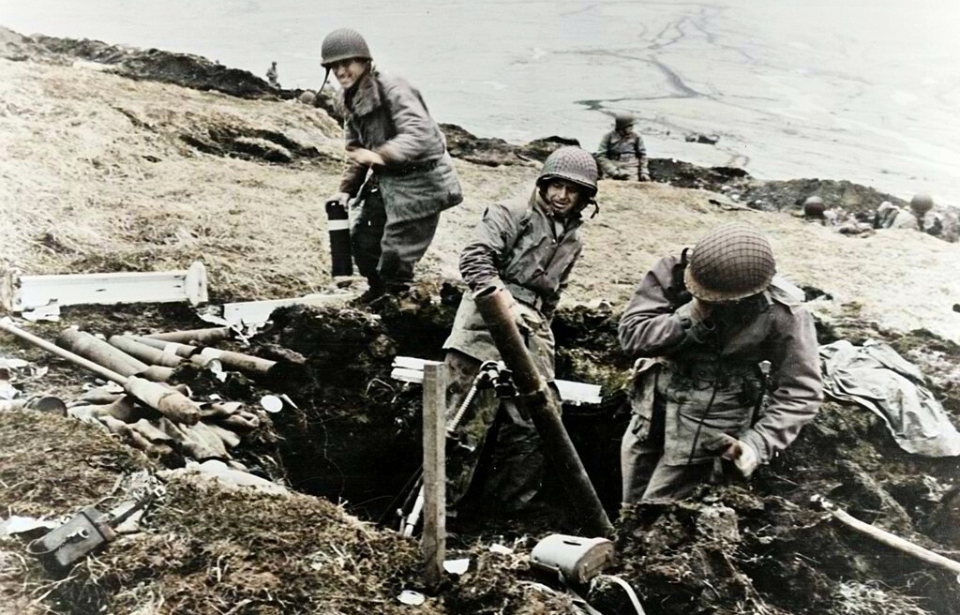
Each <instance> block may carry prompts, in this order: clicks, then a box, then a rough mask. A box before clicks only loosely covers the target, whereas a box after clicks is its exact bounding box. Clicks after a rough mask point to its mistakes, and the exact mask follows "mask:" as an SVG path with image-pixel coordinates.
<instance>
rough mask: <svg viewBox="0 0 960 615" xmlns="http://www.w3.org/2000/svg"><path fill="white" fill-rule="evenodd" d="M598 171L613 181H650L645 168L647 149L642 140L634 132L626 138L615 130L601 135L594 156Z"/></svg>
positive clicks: (648, 171) (648, 173) (648, 172)
mask: <svg viewBox="0 0 960 615" xmlns="http://www.w3.org/2000/svg"><path fill="white" fill-rule="evenodd" d="M594 158H596V160H597V164H598V165H599V166H600V170H601V171H602V172H603V174H604V175H605V176H607V177H610V178H613V179H639V180H641V181H647V180H649V179H650V170H649V169H648V168H647V148H646V147H644V145H643V138H642V137H640V135H638V134H637V133H635V132H632V131H631V132H630V133H629V134H627V135H626V136H624V135H621V134H620V133H619V132H617V131H616V130H611V131H610V132H608V133H607V134H605V135H603V139H601V140H600V146H599V147H598V148H597V153H596V154H594Z"/></svg>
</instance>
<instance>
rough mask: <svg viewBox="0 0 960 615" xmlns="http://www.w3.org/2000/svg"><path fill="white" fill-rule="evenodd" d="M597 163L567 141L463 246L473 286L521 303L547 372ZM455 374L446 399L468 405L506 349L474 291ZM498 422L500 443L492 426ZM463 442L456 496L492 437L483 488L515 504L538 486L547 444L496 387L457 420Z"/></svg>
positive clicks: (463, 320)
mask: <svg viewBox="0 0 960 615" xmlns="http://www.w3.org/2000/svg"><path fill="white" fill-rule="evenodd" d="M597 174H598V173H597V165H596V162H595V161H594V159H593V156H592V155H591V154H590V153H589V152H586V151H584V150H582V149H580V148H578V147H563V148H560V149H558V150H557V151H555V152H553V153H552V154H550V156H549V157H548V158H547V160H546V161H545V162H544V165H543V169H542V170H541V171H540V175H539V177H538V178H537V183H536V187H535V188H534V190H533V192H532V194H526V195H522V196H521V198H519V199H517V200H515V201H513V202H510V203H506V204H495V205H492V206H490V207H489V208H487V210H486V211H485V212H484V214H483V219H482V220H481V222H480V224H479V225H478V226H477V228H476V231H475V234H474V237H473V239H472V240H471V241H470V242H469V243H468V244H467V246H466V247H465V248H464V249H463V251H462V253H461V255H460V273H461V275H462V276H463V280H464V282H466V283H467V286H469V287H470V290H471V291H478V290H480V289H482V288H485V287H487V286H489V285H491V284H496V285H498V286H502V287H503V288H505V289H506V290H507V291H509V293H510V295H512V297H513V302H514V305H513V311H514V315H515V317H516V321H517V324H518V326H519V327H520V329H521V331H522V332H523V333H524V336H525V339H526V343H527V347H528V349H529V350H530V353H531V355H532V356H533V359H534V363H535V364H536V366H537V368H538V369H539V371H540V374H541V375H542V376H543V378H544V379H545V380H546V381H548V382H549V381H552V380H553V377H554V339H553V333H552V332H551V331H550V322H551V320H552V318H553V313H554V310H556V307H557V304H558V302H559V301H560V295H561V293H562V292H563V289H564V288H565V287H566V285H567V280H568V279H569V278H570V272H571V271H572V270H573V266H574V264H575V263H576V262H577V259H578V257H579V256H580V252H581V250H582V249H583V244H582V240H581V236H580V226H581V224H582V222H583V220H582V216H581V212H582V211H583V210H584V208H586V207H587V206H589V205H591V204H592V205H594V206H595V205H596V203H595V201H594V197H595V196H596V193H597ZM443 347H444V349H445V350H446V352H447V355H446V366H447V374H448V379H449V381H450V382H449V386H448V390H447V408H448V410H449V411H450V412H451V414H453V413H455V412H456V410H457V409H458V408H459V407H460V405H461V403H462V401H463V399H464V398H465V396H466V395H467V392H468V391H469V389H470V388H471V386H472V384H473V382H474V380H475V378H476V376H477V374H478V373H479V372H480V370H481V366H482V365H483V364H484V363H485V362H488V361H491V362H496V361H499V360H500V354H499V352H498V351H497V348H496V346H495V345H494V343H493V338H492V337H491V336H490V332H489V331H488V329H487V326H486V325H485V324H484V321H483V318H482V317H481V316H480V313H479V312H478V311H477V306H476V303H474V300H473V298H472V295H471V294H470V293H467V294H466V295H465V296H464V297H463V300H462V302H461V303H460V308H459V309H458V310H457V316H456V319H455V321H454V324H453V330H452V331H451V333H450V336H449V337H448V338H447V340H446V342H445V343H444V346H443ZM495 423H496V424H497V429H495V430H493V431H495V432H496V433H497V436H496V443H492V442H490V443H487V442H486V440H487V435H488V433H490V432H491V430H492V429H493V426H494V424H495ZM458 435H459V438H460V442H461V444H462V445H463V446H461V447H458V449H457V450H456V451H451V452H450V454H449V459H450V461H449V465H448V472H447V474H448V477H449V478H450V483H449V486H448V496H449V500H450V501H451V502H452V503H454V504H456V503H458V502H459V501H460V500H462V498H463V497H464V496H465V494H466V493H467V491H468V488H469V487H470V485H471V482H472V481H473V476H474V472H475V470H476V468H477V463H478V460H479V458H480V453H481V451H482V450H483V448H484V445H485V444H486V445H487V446H491V447H492V448H491V449H490V450H492V457H491V464H490V467H491V472H490V473H488V476H487V479H486V481H485V482H484V484H483V485H478V486H477V489H476V490H474V493H478V494H482V496H483V497H484V500H485V501H488V502H492V503H494V504H496V505H499V506H500V507H501V508H503V509H506V510H516V509H520V508H522V507H523V506H525V505H526V504H527V503H528V502H529V501H530V500H531V499H532V498H533V497H534V496H535V495H536V494H537V492H538V490H539V487H540V481H541V478H542V473H543V464H544V461H543V451H542V450H541V448H540V443H539V439H538V437H537V433H536V429H535V428H534V426H533V424H532V422H530V421H529V420H527V419H523V418H522V417H520V416H519V414H517V412H516V411H514V410H512V408H511V407H510V406H509V404H504V405H501V403H500V400H499V399H498V398H497V397H496V395H495V394H494V391H493V390H491V389H484V390H480V391H479V392H478V394H477V396H476V397H475V398H474V400H473V402H472V404H471V405H470V407H469V410H468V413H467V414H466V415H465V417H464V419H463V420H462V421H461V423H460V425H459V427H458Z"/></svg>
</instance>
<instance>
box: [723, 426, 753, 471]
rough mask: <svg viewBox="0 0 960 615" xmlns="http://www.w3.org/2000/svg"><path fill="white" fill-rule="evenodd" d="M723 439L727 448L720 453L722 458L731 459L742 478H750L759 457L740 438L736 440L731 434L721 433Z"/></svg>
mask: <svg viewBox="0 0 960 615" xmlns="http://www.w3.org/2000/svg"><path fill="white" fill-rule="evenodd" d="M723 439H724V440H725V441H726V442H727V448H726V450H724V451H723V453H721V454H720V456H721V457H722V458H724V459H727V460H729V461H732V462H733V464H734V465H735V466H737V469H738V470H740V473H741V474H743V477H744V478H750V475H751V474H753V471H754V470H756V469H757V466H759V465H760V459H759V457H757V452H756V451H755V450H753V447H752V446H750V445H749V444H747V443H746V442H744V441H742V440H737V439H736V438H734V437H733V436H728V435H726V434H723Z"/></svg>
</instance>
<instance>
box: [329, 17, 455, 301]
mask: <svg viewBox="0 0 960 615" xmlns="http://www.w3.org/2000/svg"><path fill="white" fill-rule="evenodd" d="M320 55H321V60H320V62H321V65H322V66H323V67H324V68H325V69H326V70H327V73H328V75H329V73H330V72H332V73H333V74H334V76H335V77H336V78H337V81H338V82H339V83H340V88H341V90H340V103H341V108H342V109H343V114H344V132H345V137H346V148H347V158H348V162H347V166H346V168H345V169H344V171H343V178H342V179H341V181H340V188H339V190H338V192H337V193H336V194H334V195H333V196H332V197H331V199H330V200H334V201H339V202H341V203H343V204H344V205H346V203H347V201H348V200H349V199H350V198H354V197H355V198H356V203H357V204H359V208H360V211H359V213H358V214H357V216H356V217H355V218H354V223H353V227H352V228H351V233H350V235H351V240H352V243H353V254H354V259H355V260H356V263H357V268H358V269H359V270H360V273H361V274H362V275H363V276H365V277H366V278H367V281H368V282H369V288H368V290H367V292H366V293H364V296H363V297H361V300H362V301H371V300H374V299H376V298H377V297H379V296H380V295H382V294H383V293H384V292H385V291H390V292H399V291H402V290H404V289H406V288H407V286H408V285H409V283H410V282H412V281H413V270H414V265H416V264H417V262H419V261H420V259H421V258H422V257H423V255H424V254H425V253H426V251H427V248H429V246H430V243H431V242H432V241H433V237H434V234H435V233H436V230H437V225H438V224H439V222H440V212H442V211H444V210H445V209H448V208H450V207H453V206H454V205H457V204H458V203H460V202H461V201H462V200H463V195H462V193H461V189H460V180H459V178H458V177H457V171H456V169H455V168H454V166H453V162H452V160H451V159H450V155H449V154H448V153H447V142H446V139H445V138H444V136H443V133H442V132H441V131H440V127H439V126H438V125H437V123H436V122H435V121H434V120H433V118H432V117H430V114H429V112H428V111H427V106H426V104H425V103H424V102H423V98H422V97H421V96H420V92H419V91H417V90H416V89H415V88H414V87H413V86H411V85H410V84H409V83H407V82H406V81H404V80H403V79H399V78H396V77H387V76H385V75H382V74H380V73H379V72H378V71H377V70H376V69H374V67H373V56H372V55H371V54H370V49H369V47H368V46H367V42H366V40H364V38H363V37H362V36H361V35H360V34H359V33H358V32H355V31H354V30H350V29H347V28H342V29H340V30H335V31H334V32H331V33H330V34H328V35H327V37H326V38H324V39H323V44H322V45H321V49H320ZM325 81H326V79H325Z"/></svg>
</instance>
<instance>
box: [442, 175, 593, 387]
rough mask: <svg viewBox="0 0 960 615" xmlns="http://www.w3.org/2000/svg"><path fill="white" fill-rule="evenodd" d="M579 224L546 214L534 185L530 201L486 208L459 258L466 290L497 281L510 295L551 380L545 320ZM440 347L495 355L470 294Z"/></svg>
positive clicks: (578, 245)
mask: <svg viewBox="0 0 960 615" xmlns="http://www.w3.org/2000/svg"><path fill="white" fill-rule="evenodd" d="M581 224H582V220H581V218H580V216H579V215H578V214H575V215H573V216H571V217H569V218H568V219H567V220H566V221H560V220H558V219H555V218H553V217H551V216H550V215H549V214H548V209H547V207H546V205H545V204H544V203H543V200H542V198H541V196H540V192H539V191H538V190H536V189H535V190H534V191H533V195H532V196H531V197H530V198H529V199H525V200H521V201H516V202H513V203H509V204H497V205H493V206H492V207H489V208H488V209H487V210H486V212H484V215H483V220H482V221H481V222H480V224H479V225H478V226H477V229H476V232H475V237H474V238H473V240H472V241H471V242H470V243H469V244H468V245H467V247H465V248H464V249H463V252H462V253H461V256H460V273H461V275H462V276H463V280H464V282H466V283H467V285H468V286H469V287H470V289H471V290H473V291H477V290H480V289H481V288H483V287H485V286H487V285H488V284H490V283H494V282H497V281H498V280H499V281H501V282H502V283H503V285H504V286H505V287H506V288H507V290H509V291H510V294H511V295H513V298H514V299H515V306H514V309H515V313H516V317H517V323H518V325H519V327H520V330H521V332H524V333H526V334H527V335H526V337H527V346H528V348H529V349H530V351H531V353H532V354H533V356H534V360H535V362H536V363H537V367H538V368H539V369H540V373H541V375H542V376H543V377H544V378H545V379H547V380H552V379H553V352H554V341H553V333H552V332H551V331H550V320H551V319H552V317H553V312H554V310H555V309H556V307H557V304H558V303H559V301H560V294H561V292H562V291H563V289H564V288H565V287H566V285H567V280H568V279H569V277H570V272H571V271H572V269H573V265H574V263H576V261H577V258H578V257H579V256H580V252H581V250H582V242H581V239H580V226H581ZM443 347H444V349H445V350H449V349H453V350H459V351H460V352H462V353H464V354H467V355H469V356H471V357H473V358H475V359H477V360H479V361H497V360H499V359H500V355H499V353H498V352H497V348H496V346H495V345H494V343H493V338H492V337H491V336H490V333H489V331H488V330H487V327H486V325H485V324H484V321H483V317H482V316H481V315H480V312H479V311H478V310H477V306H476V303H474V301H473V297H472V296H471V294H470V293H467V294H466V295H464V297H463V301H462V302H461V303H460V308H459V309H458V310H457V316H456V319H455V320H454V323H453V330H452V331H451V333H450V336H449V337H448V338H447V340H446V342H444V345H443Z"/></svg>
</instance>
